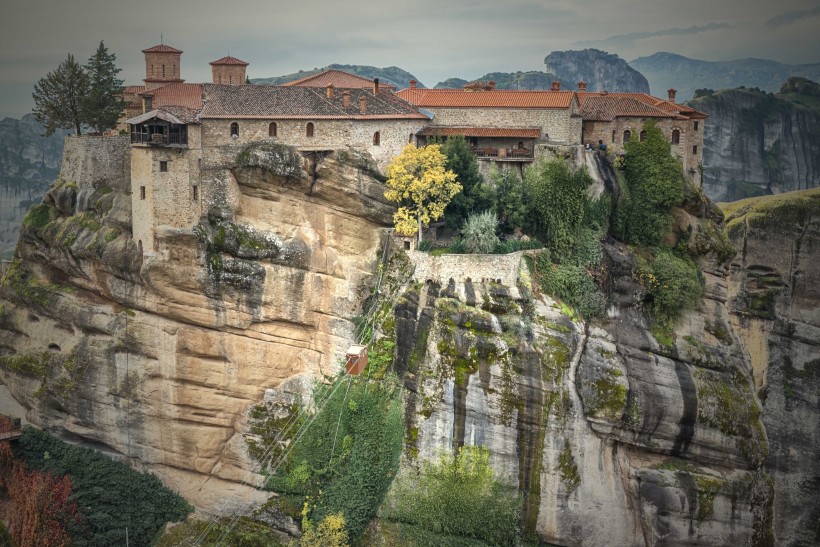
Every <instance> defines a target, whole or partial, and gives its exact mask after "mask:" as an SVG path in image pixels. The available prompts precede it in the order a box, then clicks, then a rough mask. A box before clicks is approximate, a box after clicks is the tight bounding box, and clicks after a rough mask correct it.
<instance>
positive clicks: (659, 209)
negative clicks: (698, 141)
mask: <svg viewBox="0 0 820 547" xmlns="http://www.w3.org/2000/svg"><path fill="white" fill-rule="evenodd" d="M644 130H645V131H646V138H645V139H644V140H643V141H639V140H638V139H637V137H635V136H633V137H632V140H631V141H629V142H628V143H626V144H625V145H624V148H626V156H625V159H624V184H623V185H622V194H621V199H620V202H619V203H618V219H617V223H616V224H617V226H616V235H617V236H618V237H619V238H620V239H621V240H623V241H626V242H627V243H634V244H638V245H646V246H657V245H658V244H659V243H660V242H661V240H662V239H663V237H664V235H666V233H667V232H668V231H669V229H670V228H671V225H672V213H671V208H672V206H674V205H678V204H680V203H681V201H683V198H684V186H685V184H686V183H685V181H686V178H685V175H684V173H683V169H682V167H681V164H680V161H679V160H678V159H677V158H675V157H674V156H672V153H671V148H670V147H671V145H670V144H669V143H668V142H667V141H666V139H665V138H664V136H663V132H662V131H661V129H660V128H659V127H658V126H657V125H656V124H655V123H654V122H647V123H646V125H644Z"/></svg>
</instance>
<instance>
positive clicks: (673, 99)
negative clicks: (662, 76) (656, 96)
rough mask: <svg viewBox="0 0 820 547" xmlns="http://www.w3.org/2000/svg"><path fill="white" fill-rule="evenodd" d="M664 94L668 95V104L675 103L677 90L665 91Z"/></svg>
mask: <svg viewBox="0 0 820 547" xmlns="http://www.w3.org/2000/svg"><path fill="white" fill-rule="evenodd" d="M666 92H667V93H668V94H669V102H670V103H674V102H675V95H676V94H677V92H678V90H677V89H667V90H666Z"/></svg>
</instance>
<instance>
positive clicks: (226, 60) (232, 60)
mask: <svg viewBox="0 0 820 547" xmlns="http://www.w3.org/2000/svg"><path fill="white" fill-rule="evenodd" d="M208 64H209V65H239V66H248V64H249V63H246V62H245V61H241V60H239V59H237V58H236V57H231V56H230V55H229V56H227V57H222V58H221V59H217V60H216V61H211V62H210V63H208Z"/></svg>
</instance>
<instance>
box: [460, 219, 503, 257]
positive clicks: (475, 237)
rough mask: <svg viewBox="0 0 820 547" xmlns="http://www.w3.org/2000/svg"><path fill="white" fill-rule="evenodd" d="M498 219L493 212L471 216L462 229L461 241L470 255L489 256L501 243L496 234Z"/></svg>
mask: <svg viewBox="0 0 820 547" xmlns="http://www.w3.org/2000/svg"><path fill="white" fill-rule="evenodd" d="M496 229H498V219H497V218H496V217H495V213H494V212H492V211H484V212H482V213H477V214H471V215H470V216H469V217H467V220H466V221H465V222H464V226H463V227H462V228H461V240H462V241H463V242H464V248H465V249H466V251H467V252H468V253H476V254H489V253H491V252H493V249H495V247H496V245H498V244H499V243H500V242H499V240H498V236H497V235H496V234H495V231H496Z"/></svg>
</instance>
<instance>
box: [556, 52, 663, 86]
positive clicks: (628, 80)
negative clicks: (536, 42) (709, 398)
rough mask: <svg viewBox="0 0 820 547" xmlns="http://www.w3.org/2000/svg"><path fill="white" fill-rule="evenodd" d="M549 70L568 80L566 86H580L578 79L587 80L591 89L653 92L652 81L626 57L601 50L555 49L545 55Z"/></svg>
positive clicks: (564, 80) (561, 78)
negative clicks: (651, 88) (650, 88)
mask: <svg viewBox="0 0 820 547" xmlns="http://www.w3.org/2000/svg"><path fill="white" fill-rule="evenodd" d="M544 64H545V65H546V69H547V72H548V73H552V74H554V75H555V76H556V77H557V78H558V80H559V81H561V82H564V85H562V88H563V89H576V84H577V82H581V81H584V82H586V83H587V90H589V91H601V90H604V89H606V90H607V91H628V92H636V93H649V82H647V80H646V78H645V77H644V75H643V74H641V73H640V72H638V71H637V70H635V69H634V68H632V67H630V66H629V65H628V64H627V62H626V61H624V60H623V59H621V58H620V57H618V56H617V55H613V54H611V53H607V52H606V51H601V50H600V49H584V50H580V51H577V50H576V51H553V52H552V53H550V54H549V55H547V56H546V57H545V58H544Z"/></svg>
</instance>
